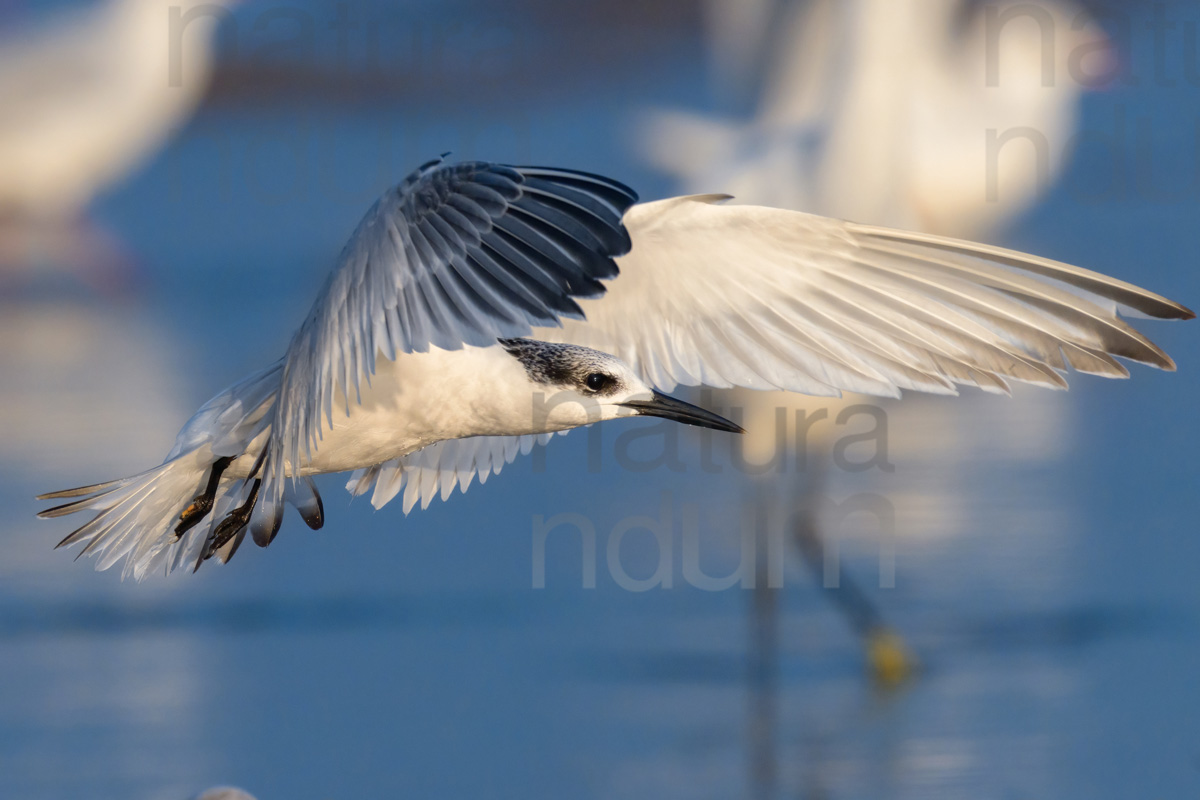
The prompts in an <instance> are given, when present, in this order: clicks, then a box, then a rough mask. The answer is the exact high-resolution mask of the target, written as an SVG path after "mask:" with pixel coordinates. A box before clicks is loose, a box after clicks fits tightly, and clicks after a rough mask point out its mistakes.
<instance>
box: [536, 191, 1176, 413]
mask: <svg viewBox="0 0 1200 800" xmlns="http://www.w3.org/2000/svg"><path fill="white" fill-rule="evenodd" d="M723 199H727V198H725V197H724V196H720V197H717V196H699V197H681V198H673V199H670V200H662V201H658V202H654V203H646V204H642V205H637V206H634V207H633V208H632V209H631V210H630V211H629V213H628V214H626V216H625V224H626V226H627V227H628V229H629V233H630V236H631V237H632V239H633V249H632V251H631V252H630V253H629V254H628V255H626V256H624V257H622V258H620V259H618V264H619V265H620V268H621V277H620V279H619V280H617V281H615V282H614V283H613V284H612V286H611V287H610V288H609V291H608V293H607V294H605V295H604V296H603V297H600V298H596V299H590V300H584V301H581V303H580V306H581V307H582V308H583V310H584V312H585V313H586V315H587V319H586V321H575V320H567V321H565V322H564V324H563V327H562V328H561V329H544V330H538V331H537V332H535V334H534V335H535V336H537V337H539V338H543V339H546V340H549V341H565V342H571V343H574V344H579V345H585V346H588V347H593V348H595V349H598V350H604V351H606V352H610V353H613V354H614V355H617V356H619V357H620V358H622V359H624V360H625V361H626V362H628V363H629V364H630V365H631V366H632V367H633V368H634V369H635V370H637V371H639V372H640V373H641V374H642V375H643V376H644V377H645V378H646V379H647V381H648V382H651V383H653V384H654V385H655V386H657V387H658V388H660V389H663V390H669V389H671V388H672V387H674V386H675V385H676V384H691V385H695V384H708V385H710V386H720V387H723V386H730V385H735V386H743V387H749V388H756V389H787V390H791V391H797V392H803V393H806V394H813V395H837V394H839V393H840V392H841V391H843V390H844V391H854V392H863V393H867V394H877V395H885V396H895V395H897V394H898V393H899V391H900V390H901V389H916V390H920V391H927V392H937V393H946V394H953V393H955V391H956V389H955V385H956V384H965V385H972V386H978V387H980V388H982V389H985V390H988V391H1000V392H1003V391H1007V389H1008V385H1007V383H1006V381H1007V380H1009V379H1012V380H1018V381H1027V382H1030V383H1036V384H1042V385H1045V386H1052V387H1065V386H1066V381H1065V380H1064V379H1063V377H1062V375H1061V374H1060V373H1061V372H1064V371H1066V369H1067V367H1068V366H1070V367H1073V368H1074V369H1076V370H1079V371H1081V372H1090V373H1095V374H1099V375H1105V376H1109V377H1125V376H1126V375H1127V374H1128V373H1127V372H1126V370H1125V368H1124V367H1122V366H1121V365H1120V364H1119V363H1118V362H1117V361H1116V360H1115V359H1114V358H1113V356H1120V357H1122V358H1127V359H1130V360H1132V361H1140V362H1143V363H1146V364H1150V365H1152V366H1156V367H1160V368H1163V369H1174V363H1173V362H1172V361H1171V359H1170V358H1169V357H1168V356H1167V355H1166V354H1165V353H1164V352H1163V351H1162V350H1160V349H1159V348H1158V347H1156V346H1155V345H1154V344H1152V343H1151V342H1150V341H1149V340H1148V339H1146V338H1145V337H1144V336H1142V335H1141V334H1140V333H1138V332H1137V331H1136V330H1134V329H1133V328H1131V327H1130V326H1129V325H1127V324H1126V323H1125V322H1123V321H1122V320H1121V319H1120V318H1119V317H1118V316H1117V309H1118V308H1121V309H1122V310H1125V311H1127V312H1133V313H1136V314H1141V315H1147V316H1151V317H1160V318H1168V319H1188V318H1191V317H1192V316H1193V314H1192V312H1190V311H1189V310H1187V309H1186V308H1184V307H1183V306H1181V305H1179V304H1177V303H1174V302H1171V301H1170V300H1167V299H1165V298H1163V297H1159V296H1158V295H1156V294H1153V293H1151V292H1148V291H1146V290H1144V289H1140V288H1138V287H1136V286H1133V285H1131V284H1128V283H1124V282H1122V281H1118V280H1115V279H1113V278H1108V277H1106V276H1104V275H1099V274H1097V273H1095V272H1089V271H1087V270H1084V269H1080V268H1078V267H1072V266H1068V265H1066V264H1061V263H1058V262H1055V261H1050V260H1048V259H1043V258H1038V257H1036V256H1029V255H1025V254H1022V253H1017V252H1014V251H1011V250H1004V249H1002V248H999V247H991V246H988V245H981V244H972V243H969V242H963V241H958V240H953V239H946V238H942V237H938V236H932V235H926V234H920V233H907V232H904V231H898V230H891V229H888V228H878V227H871V226H866V225H856V224H852V223H848V222H841V221H838V220H832V219H827V218H824V217H818V216H812V215H810V214H802V213H799V212H795V211H784V210H779V209H773V208H763V207H758V206H738V205H721V204H718V201H719V200H723Z"/></svg>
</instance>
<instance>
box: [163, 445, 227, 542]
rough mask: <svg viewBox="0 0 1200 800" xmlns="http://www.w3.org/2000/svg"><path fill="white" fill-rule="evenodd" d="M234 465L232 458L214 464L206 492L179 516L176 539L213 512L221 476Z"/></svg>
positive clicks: (199, 495) (198, 496)
mask: <svg viewBox="0 0 1200 800" xmlns="http://www.w3.org/2000/svg"><path fill="white" fill-rule="evenodd" d="M232 463H233V457H232V456H224V457H223V458H218V459H217V460H216V461H214V462H213V465H212V469H210V470H209V473H208V484H207V485H206V486H205V487H204V491H203V492H201V493H200V494H198V495H196V496H195V497H193V498H192V502H191V503H189V504H188V507H187V508H185V509H184V510H183V513H182V514H180V515H179V524H178V525H176V526H175V539H176V540H179V539H180V538H181V537H182V536H183V535H184V534H185V533H187V532H188V531H190V530H191V529H192V528H194V527H196V525H197V524H199V522H200V520H202V519H204V518H205V516H207V515H208V512H210V511H212V507H213V504H214V503H215V502H216V500H217V486H218V485H220V483H221V474H222V473H223V472H225V469H226V468H227V467H228V466H229V465H230V464H232Z"/></svg>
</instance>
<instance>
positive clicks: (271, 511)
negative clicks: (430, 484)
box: [250, 160, 637, 545]
mask: <svg viewBox="0 0 1200 800" xmlns="http://www.w3.org/2000/svg"><path fill="white" fill-rule="evenodd" d="M636 201H637V195H636V194H635V193H634V192H633V191H632V190H631V189H629V188H627V187H625V186H624V185H622V184H620V183H617V182H616V181H612V180H609V179H608V178H604V177H600V176H597V175H592V174H589V173H584V172H575V171H571V170H562V169H550V168H543V167H510V166H503V165H499V164H490V163H486V162H479V161H475V162H465V163H461V164H454V165H446V164H444V163H443V162H442V161H440V160H439V161H433V162H430V163H429V164H426V165H425V166H423V167H421V168H420V169H418V170H417V171H416V172H414V173H413V174H412V175H410V176H409V177H408V178H406V179H405V180H404V182H403V183H401V184H400V185H399V186H397V187H395V188H394V189H391V190H390V191H388V192H387V193H386V194H385V195H384V196H383V197H381V198H380V199H379V201H378V202H376V203H375V205H374V206H373V207H372V208H371V210H370V211H368V212H367V215H366V217H365V218H364V219H363V221H362V222H361V223H359V226H358V229H357V230H356V231H355V232H354V235H353V236H351V237H350V241H349V242H348V243H347V245H346V247H345V249H344V250H343V251H342V254H341V256H340V259H339V264H338V267H337V268H336V269H335V270H334V272H333V274H332V275H330V278H329V280H328V282H327V283H326V285H325V288H324V290H323V291H322V292H321V294H320V296H319V297H318V298H317V301H316V302H315V303H314V304H313V307H312V310H311V311H310V312H309V314H308V317H307V319H306V320H305V322H304V324H303V325H302V326H301V328H300V330H299V331H297V332H296V335H295V337H293V339H292V343H291V345H290V346H289V348H288V353H287V357H286V360H285V366H284V373H283V377H282V382H281V387H280V402H278V403H277V404H276V406H275V410H274V418H273V420H272V434H271V438H270V441H269V442H268V444H267V446H266V447H265V448H264V450H263V455H262V456H261V458H262V459H263V463H262V465H261V466H262V473H261V475H262V479H263V487H262V492H261V494H260V500H259V504H258V507H257V508H256V509H255V512H254V516H253V518H252V521H251V525H250V528H251V532H252V533H253V535H254V540H255V542H256V543H258V544H259V545H266V544H269V543H270V541H271V539H272V538H273V537H274V535H275V532H276V531H277V530H278V527H279V520H280V518H281V514H282V499H283V493H284V482H285V477H284V476H285V470H286V467H287V465H289V464H298V463H301V462H302V461H303V457H304V456H306V455H307V454H308V453H309V452H310V450H311V448H313V447H315V446H316V444H317V442H318V440H319V439H320V435H321V425H322V417H324V418H325V419H327V420H329V421H330V423H331V424H332V415H333V400H334V395H335V394H336V392H337V390H338V389H339V388H340V389H341V391H342V392H343V394H344V396H345V398H346V404H347V409H346V410H347V412H348V411H349V404H350V397H351V394H352V392H357V389H358V385H359V381H360V380H361V379H362V377H363V376H364V375H370V374H371V373H372V372H373V371H374V368H375V354H376V353H377V352H382V353H383V354H384V355H385V356H386V357H387V358H389V359H391V358H394V357H395V355H396V354H397V353H408V352H424V351H427V350H428V349H429V348H430V346H434V347H439V348H442V349H447V350H454V349H458V348H460V347H462V346H463V345H464V344H468V345H480V346H484V345H489V344H491V343H493V342H495V341H496V339H498V338H505V337H513V336H524V335H527V334H528V333H529V332H530V331H531V330H532V328H533V327H534V326H544V325H556V324H558V320H559V318H560V317H576V318H582V317H583V313H582V311H580V308H579V306H578V304H576V302H575V300H574V299H573V298H577V297H596V296H598V295H601V294H603V293H604V285H603V284H602V283H600V281H602V280H607V279H611V278H614V277H616V275H617V265H616V263H615V262H614V261H613V258H614V257H615V256H620V255H624V254H625V253H627V252H629V249H630V247H631V243H630V240H629V234H628V232H627V231H626V230H625V227H624V225H623V224H622V222H621V218H622V216H623V215H624V213H625V211H626V210H627V209H628V208H629V207H630V206H631V205H633V204H634V203H635V202H636Z"/></svg>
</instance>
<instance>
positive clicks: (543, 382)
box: [500, 339, 744, 433]
mask: <svg viewBox="0 0 1200 800" xmlns="http://www.w3.org/2000/svg"><path fill="white" fill-rule="evenodd" d="M500 344H501V345H502V346H503V347H504V349H505V350H506V351H508V353H509V355H511V356H512V357H513V358H515V359H517V361H519V362H520V363H521V366H522V367H524V369H525V374H526V377H527V378H528V380H529V381H530V383H532V384H533V385H534V389H535V396H534V406H533V415H534V421H533V422H534V428H535V429H539V430H546V431H550V430H565V429H567V428H575V427H578V426H580V425H587V424H589V423H592V422H601V421H603V420H606V419H616V418H618V417H636V416H645V417H663V418H664V419H671V420H675V421H676V422H683V423H686V424H688V425H698V426H700V427H702V428H713V429H714V430H719V431H731V432H734V433H744V431H743V430H742V429H741V428H740V427H739V426H737V425H735V424H733V423H732V422H730V421H729V420H727V419H725V418H724V417H720V416H718V415H716V414H713V413H712V412H710V411H705V410H704V409H702V408H699V407H697V406H694V405H691V404H690V403H685V402H683V401H682V400H676V399H675V398H673V397H667V396H666V395H664V394H661V393H659V392H657V391H655V390H654V389H652V388H651V387H650V386H647V385H646V382H645V381H643V380H642V379H641V377H640V376H638V374H637V373H636V372H634V371H633V370H632V369H631V368H630V367H629V365H628V364H626V363H625V362H624V361H622V360H621V359H619V358H617V357H616V356H612V355H609V354H608V353H602V352H600V351H599V350H592V349H590V348H587V347H579V346H577V345H571V344H552V343H549V342H539V341H536V340H533V339H503V340H501V342H500Z"/></svg>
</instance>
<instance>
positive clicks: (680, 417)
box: [621, 392, 745, 433]
mask: <svg viewBox="0 0 1200 800" xmlns="http://www.w3.org/2000/svg"><path fill="white" fill-rule="evenodd" d="M621 405H623V406H625V407H626V408H632V409H635V410H636V411H637V412H638V414H640V415H641V416H644V417H662V418H663V419H671V420H675V421H676V422H682V423H684V424H685V425H697V426H699V427H701V428H712V429H713V430H716V431H729V432H730V433H745V431H744V430H742V427H741V426H740V425H735V424H733V423H732V422H730V421H729V420H727V419H725V418H724V417H722V416H719V415H717V414H714V413H712V412H711V411H705V410H704V409H703V408H700V407H699V406H694V405H692V404H691V403H685V402H683V401H682V400H676V399H675V398H674V397H667V396H666V395H665V394H659V393H658V392H655V393H654V397H653V399H650V400H631V401H629V402H628V403H621Z"/></svg>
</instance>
